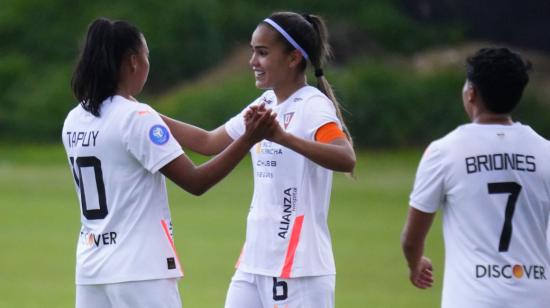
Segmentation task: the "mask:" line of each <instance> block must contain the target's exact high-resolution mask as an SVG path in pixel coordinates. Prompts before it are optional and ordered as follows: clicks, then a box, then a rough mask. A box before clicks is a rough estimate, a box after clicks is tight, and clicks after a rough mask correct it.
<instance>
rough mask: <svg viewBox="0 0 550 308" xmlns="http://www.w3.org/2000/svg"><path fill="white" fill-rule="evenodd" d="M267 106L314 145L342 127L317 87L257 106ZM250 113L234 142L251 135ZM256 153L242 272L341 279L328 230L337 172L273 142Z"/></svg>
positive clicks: (269, 96)
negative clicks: (322, 131) (329, 126)
mask: <svg viewBox="0 0 550 308" xmlns="http://www.w3.org/2000/svg"><path fill="white" fill-rule="evenodd" d="M262 102H263V103H265V105H266V107H267V108H271V109H273V110H274V111H275V112H277V120H278V122H279V124H280V125H281V126H282V127H283V128H284V129H285V130H286V131H287V132H289V133H291V134H293V135H295V136H298V137H301V138H304V139H306V140H314V137H315V133H316V131H317V129H318V128H319V127H321V126H322V125H324V124H326V123H329V122H335V123H338V124H339V125H340V121H339V120H338V118H337V116H336V112H335V109H334V106H333V104H332V103H331V102H330V100H329V99H328V98H327V97H326V96H325V95H324V94H323V93H321V92H320V91H319V90H318V89H316V88H314V87H311V86H306V87H303V88H301V89H299V90H298V91H296V92H295V93H294V94H292V95H291V96H290V97H289V98H288V99H287V100H286V101H285V102H283V103H281V104H277V100H276V97H275V94H274V93H273V91H271V90H269V91H266V92H264V93H263V95H262V96H260V97H259V98H258V99H257V100H256V101H255V102H254V103H252V104H260V103H262ZM246 109H247V108H245V110H243V112H241V113H240V114H239V115H237V116H235V117H234V118H232V119H231V120H229V121H228V122H227V123H226V125H225V129H226V131H227V133H228V134H229V136H231V138H233V139H236V138H238V137H239V136H241V135H242V134H243V133H244V131H245V127H244V123H243V115H244V112H245V111H246ZM250 152H251V154H252V164H253V168H254V195H253V197H252V203H251V206H250V212H249V214H248V220H247V229H246V242H245V245H244V247H243V250H242V253H241V256H240V258H239V262H238V265H237V267H238V269H240V270H242V271H244V272H247V273H253V274H259V275H267V276H274V277H283V278H289V277H302V276H317V275H330V274H335V267H334V257H333V254H332V246H331V240H330V234H329V230H328V226H327V216H328V210H329V202H330V193H331V187H332V171H331V170H329V169H326V168H324V167H321V166H319V165H318V164H316V163H314V162H313V161H311V160H309V159H307V158H306V157H304V156H302V155H301V154H298V153H296V152H294V151H292V150H291V149H288V148H286V147H283V146H281V145H279V144H276V143H273V142H270V141H267V140H263V141H261V142H259V143H258V144H256V146H255V147H253V148H252V149H251V151H250Z"/></svg>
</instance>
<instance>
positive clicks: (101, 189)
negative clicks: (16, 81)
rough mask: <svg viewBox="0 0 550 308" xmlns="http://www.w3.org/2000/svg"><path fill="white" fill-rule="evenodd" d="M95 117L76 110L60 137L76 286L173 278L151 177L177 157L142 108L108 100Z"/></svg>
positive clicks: (166, 215)
mask: <svg viewBox="0 0 550 308" xmlns="http://www.w3.org/2000/svg"><path fill="white" fill-rule="evenodd" d="M100 114H101V116H100V117H95V116H93V115H92V114H91V113H89V112H87V111H86V110H84V109H83V108H82V106H81V105H79V106H77V107H75V108H74V109H73V110H72V111H71V112H70V113H69V115H68V116H67V118H66V120H65V123H64V126H63V133H62V138H63V145H64V146H65V150H66V152H67V156H68V159H69V165H70V167H71V173H72V174H73V176H74V181H75V184H76V191H77V195H78V199H79V201H80V206H81V222H82V228H81V230H80V235H79V240H78V245H77V261H76V283H77V284H104V283H117V282H124V281H138V280H150V279H163V278H177V277H181V276H182V275H183V273H182V270H181V267H180V264H179V261H178V257H177V255H176V251H175V248H174V243H173V240H172V223H171V218H170V210H169V208H168V198H167V193H166V185H165V179H164V176H163V175H162V174H161V173H160V172H159V169H160V168H162V167H163V166H165V165H166V164H167V163H169V162H170V161H172V160H173V159H175V158H176V157H178V156H180V155H181V154H183V150H182V149H181V147H180V145H179V144H178V143H177V142H176V141H175V140H174V139H173V138H171V136H170V131H169V130H168V128H167V127H166V125H165V124H164V122H163V121H162V120H161V118H160V117H159V115H158V114H157V113H156V112H155V111H154V110H153V109H152V108H151V107H149V106H148V105H145V104H141V103H137V102H134V101H130V100H127V99H125V98H123V97H121V96H113V97H110V98H108V99H106V100H105V101H104V102H103V104H102V106H101V110H100Z"/></svg>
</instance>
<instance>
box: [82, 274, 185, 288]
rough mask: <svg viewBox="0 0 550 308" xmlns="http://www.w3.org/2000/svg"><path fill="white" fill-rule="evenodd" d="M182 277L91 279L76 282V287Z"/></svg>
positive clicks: (178, 276)
mask: <svg viewBox="0 0 550 308" xmlns="http://www.w3.org/2000/svg"><path fill="white" fill-rule="evenodd" d="M183 277H184V275H182V274H177V275H166V276H151V277H145V278H136V277H130V278H116V279H106V280H102V279H98V280H95V279H92V280H87V279H85V280H82V279H81V280H78V279H77V280H76V281H75V284H76V285H94V284H111V283H122V282H132V281H147V280H159V279H174V278H175V279H178V280H179V279H181V278H183Z"/></svg>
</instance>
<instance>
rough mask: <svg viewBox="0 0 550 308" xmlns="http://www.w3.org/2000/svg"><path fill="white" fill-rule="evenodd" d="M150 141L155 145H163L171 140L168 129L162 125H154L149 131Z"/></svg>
mask: <svg viewBox="0 0 550 308" xmlns="http://www.w3.org/2000/svg"><path fill="white" fill-rule="evenodd" d="M149 139H151V141H152V142H153V143H154V144H158V145H163V144H165V143H166V142H168V139H170V133H169V132H168V129H167V128H166V127H164V126H162V125H158V124H157V125H153V127H151V129H150V130H149Z"/></svg>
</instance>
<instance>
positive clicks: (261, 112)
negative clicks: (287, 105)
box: [244, 104, 279, 144]
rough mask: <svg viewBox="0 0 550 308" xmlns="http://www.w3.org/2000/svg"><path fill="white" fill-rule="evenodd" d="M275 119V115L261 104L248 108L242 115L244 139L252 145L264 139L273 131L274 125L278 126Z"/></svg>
mask: <svg viewBox="0 0 550 308" xmlns="http://www.w3.org/2000/svg"><path fill="white" fill-rule="evenodd" d="M276 118H277V114H276V113H275V112H273V111H272V110H271V109H266V108H265V106H264V105H263V104H262V105H259V106H252V107H250V108H249V109H248V110H247V112H246V113H245V115H244V123H245V128H246V130H245V133H244V137H245V138H246V139H247V140H248V141H250V142H251V143H252V144H255V143H257V142H259V141H261V140H263V139H265V138H266V137H267V136H268V135H269V134H270V133H271V132H272V131H273V130H274V125H279V123H278V122H277V120H276Z"/></svg>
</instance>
